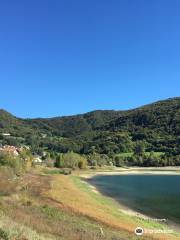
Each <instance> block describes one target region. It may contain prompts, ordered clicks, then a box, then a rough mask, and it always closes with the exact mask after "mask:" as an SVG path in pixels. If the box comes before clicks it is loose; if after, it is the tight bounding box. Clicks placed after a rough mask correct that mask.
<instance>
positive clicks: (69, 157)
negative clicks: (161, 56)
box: [55, 152, 87, 169]
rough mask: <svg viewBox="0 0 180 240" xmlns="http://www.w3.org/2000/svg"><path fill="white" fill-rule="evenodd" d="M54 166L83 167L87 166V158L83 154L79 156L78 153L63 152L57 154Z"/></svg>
mask: <svg viewBox="0 0 180 240" xmlns="http://www.w3.org/2000/svg"><path fill="white" fill-rule="evenodd" d="M55 166H56V167H61V168H72V169H76V168H80V169H83V168H86V166H87V160H86V158H85V157H84V156H81V155H80V154H77V153H74V152H68V153H64V154H59V155H58V156H57V157H56V162H55Z"/></svg>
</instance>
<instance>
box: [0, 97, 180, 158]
mask: <svg viewBox="0 0 180 240" xmlns="http://www.w3.org/2000/svg"><path fill="white" fill-rule="evenodd" d="M3 132H9V133H10V134H11V135H12V137H11V138H4V137H2V136H1V139H0V140H1V143H2V144H4V143H7V144H13V145H20V144H25V145H29V146H31V147H32V149H33V151H37V150H38V149H47V150H50V151H56V152H66V151H69V150H72V151H75V152H78V153H84V154H86V153H88V152H89V151H91V149H92V148H94V149H95V150H96V151H97V152H99V153H101V154H110V153H118V152H128V151H132V149H133V147H134V144H135V143H136V142H138V141H144V142H145V145H146V149H147V150H148V151H162V152H164V151H174V152H178V151H179V150H178V145H179V143H180V142H179V141H180V140H179V135H180V97H175V98H169V99H166V100H160V101H157V102H154V103H151V104H147V105H144V106H141V107H138V108H135V109H130V110H120V111H115V110H95V111H91V112H87V113H84V114H77V115H72V116H63V117H52V118H33V119H23V118H18V117H15V116H13V115H12V114H10V113H8V112H7V111H5V110H2V109H1V110H0V133H3ZM44 136H46V137H44Z"/></svg>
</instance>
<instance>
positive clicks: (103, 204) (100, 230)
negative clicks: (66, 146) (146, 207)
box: [0, 169, 178, 240]
mask: <svg viewBox="0 0 180 240" xmlns="http://www.w3.org/2000/svg"><path fill="white" fill-rule="evenodd" d="M0 174H1V179H3V181H1V182H0V193H1V194H0V239H5V240H14V239H17V240H19V239H20V240H25V239H29V240H37V239H40V240H41V239H42V240H46V239H52V240H53V239H60V240H86V239H87V240H96V239H97V240H99V239H101V240H123V239H124V240H126V239H128V240H129V239H132V240H133V239H139V238H138V237H137V236H136V235H135V234H134V229H135V227H137V226H141V227H144V228H147V229H165V227H164V226H162V225H160V224H157V223H154V222H149V221H145V220H142V219H138V218H137V217H134V216H131V217H130V216H128V215H126V214H125V213H123V212H122V211H121V209H120V206H119V205H118V204H117V203H116V202H115V201H113V200H112V199H110V198H106V197H103V196H102V195H100V194H98V193H96V192H94V191H92V189H91V186H90V185H88V184H87V183H86V182H84V181H82V179H81V177H80V176H79V175H78V173H76V174H74V175H63V174H59V172H58V171H57V170H56V171H55V170H47V169H46V170H44V169H36V170H33V171H32V170H31V171H30V172H28V173H26V174H25V175H23V176H21V177H19V178H14V176H13V175H11V174H9V172H8V171H1V170H0ZM141 239H178V235H176V234H175V233H174V234H172V235H167V234H166V235H162V234H154V235H153V234H147V235H144V236H143V237H141Z"/></svg>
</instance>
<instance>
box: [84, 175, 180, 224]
mask: <svg viewBox="0 0 180 240" xmlns="http://www.w3.org/2000/svg"><path fill="white" fill-rule="evenodd" d="M88 181H89V182H90V183H91V184H92V185H94V186H96V187H97V189H98V190H99V191H100V192H101V193H102V194H104V195H107V196H109V197H112V198H114V199H116V200H117V201H119V203H121V204H123V205H124V206H126V207H128V208H131V209H133V210H135V211H138V212H140V213H143V214H146V215H148V216H151V217H153V218H165V219H167V223H171V222H173V223H176V224H178V225H179V224H180V175H112V176H109V175H108V176H107V175H106V176H95V177H93V178H92V179H90V180H88Z"/></svg>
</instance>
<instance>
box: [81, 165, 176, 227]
mask: <svg viewBox="0 0 180 240" xmlns="http://www.w3.org/2000/svg"><path fill="white" fill-rule="evenodd" d="M161 169H162V168H154V169H153V170H152V168H149V169H146V168H145V169H144V168H143V169H142V168H140V169H139V168H131V169H123V170H122V168H121V169H120V168H118V170H117V169H116V170H114V171H113V170H111V171H96V172H87V173H81V174H80V175H79V177H80V178H81V181H82V182H83V183H86V184H87V185H88V186H89V188H90V189H91V191H92V192H94V193H96V194H98V195H101V196H102V197H107V198H110V199H112V200H113V201H115V202H116V203H117V204H118V205H119V208H118V209H117V210H118V211H120V212H122V213H124V214H126V215H128V216H132V217H137V218H139V219H142V220H146V221H153V222H157V223H160V224H163V226H166V227H168V228H172V229H174V230H178V231H179V226H177V225H176V223H172V222H170V223H169V224H168V223H166V221H164V220H165V219H157V218H153V217H152V216H148V215H145V214H143V213H140V212H138V211H135V210H133V209H131V208H129V207H127V206H125V205H123V204H121V203H119V202H117V201H116V199H115V198H111V197H109V196H107V195H104V194H102V193H101V192H100V191H99V190H98V189H97V187H95V186H94V185H92V184H91V183H90V182H89V181H88V179H91V178H93V177H95V176H98V175H102V176H103V175H104V176H108V175H109V176H110V175H180V168H179V167H171V169H170V168H166V170H165V169H164V168H163V170H161Z"/></svg>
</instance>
